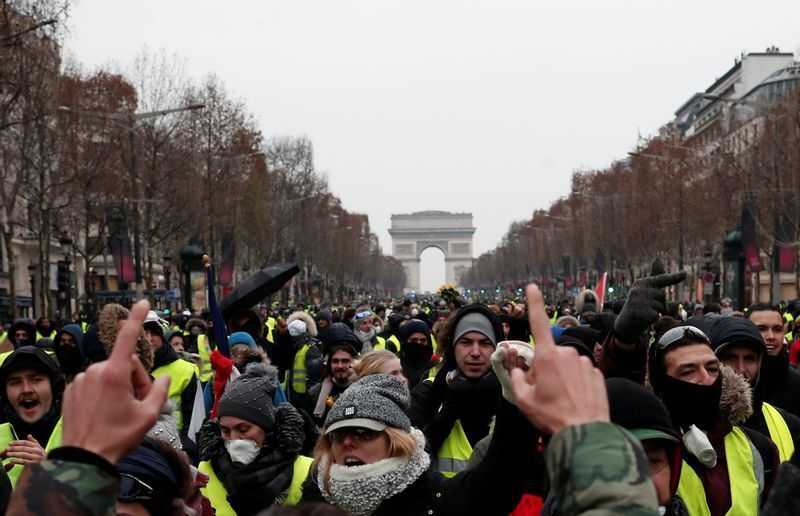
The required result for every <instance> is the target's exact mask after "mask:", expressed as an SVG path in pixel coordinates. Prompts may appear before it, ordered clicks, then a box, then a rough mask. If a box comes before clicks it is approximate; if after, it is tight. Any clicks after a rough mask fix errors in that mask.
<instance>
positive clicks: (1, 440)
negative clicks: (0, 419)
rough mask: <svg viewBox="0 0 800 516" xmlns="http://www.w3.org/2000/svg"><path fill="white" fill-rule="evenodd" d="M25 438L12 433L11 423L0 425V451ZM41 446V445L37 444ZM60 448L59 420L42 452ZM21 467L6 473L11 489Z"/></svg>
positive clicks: (6, 462)
mask: <svg viewBox="0 0 800 516" xmlns="http://www.w3.org/2000/svg"><path fill="white" fill-rule="evenodd" d="M26 437H27V436H25V435H23V436H22V437H19V436H18V435H17V433H16V431H14V427H13V426H11V423H3V424H1V425H0V450H5V449H6V448H8V443H10V442H11V441H21V440H22V439H25V438H26ZM39 444H42V443H39ZM59 446H61V419H60V418H59V420H58V422H57V423H56V426H55V427H53V431H52V432H51V433H50V439H48V440H47V443H46V445H45V446H44V451H46V452H49V451H50V450H53V449H55V448H58V447H59ZM10 463H11V460H10V459H6V460H4V461H3V464H10ZM22 468H23V466H22V465H21V464H17V465H16V466H14V467H13V468H11V470H10V471H9V472H8V478H9V480H11V487H14V486H16V485H17V479H18V478H19V476H20V474H21V473H22Z"/></svg>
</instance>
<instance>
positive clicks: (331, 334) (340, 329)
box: [322, 323, 363, 356]
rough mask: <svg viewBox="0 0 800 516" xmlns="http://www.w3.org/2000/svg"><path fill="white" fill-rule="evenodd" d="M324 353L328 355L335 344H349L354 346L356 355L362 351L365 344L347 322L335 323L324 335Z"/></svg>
mask: <svg viewBox="0 0 800 516" xmlns="http://www.w3.org/2000/svg"><path fill="white" fill-rule="evenodd" d="M322 339H323V340H322V354H323V355H325V356H327V355H328V353H330V350H331V348H332V347H333V346H335V345H347V346H350V347H351V348H353V350H354V351H355V354H354V356H355V355H357V354H359V353H361V348H362V347H363V344H361V341H360V340H358V337H356V334H355V333H353V330H352V329H351V328H350V327H349V326H348V325H346V324H345V323H333V324H331V325H330V326H328V330H327V331H326V332H325V334H324V335H323V336H322Z"/></svg>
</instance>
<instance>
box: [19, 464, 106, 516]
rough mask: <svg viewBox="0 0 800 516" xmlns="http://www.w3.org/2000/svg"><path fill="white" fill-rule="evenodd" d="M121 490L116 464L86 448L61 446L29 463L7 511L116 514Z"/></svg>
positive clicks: (22, 512)
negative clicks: (37, 460)
mask: <svg viewBox="0 0 800 516" xmlns="http://www.w3.org/2000/svg"><path fill="white" fill-rule="evenodd" d="M118 494H119V476H118V475H117V473H116V470H115V469H114V466H112V465H111V464H109V463H108V462H106V461H105V460H104V459H102V458H100V457H99V456H97V455H94V454H91V453H89V452H87V451H84V450H79V449H77V448H58V449H56V450H53V452H51V453H50V455H49V456H48V459H47V460H45V461H43V462H40V463H37V464H32V465H29V466H26V467H25V469H24V470H23V471H22V474H21V475H20V477H19V480H18V481H17V487H16V488H15V489H14V493H13V495H12V497H11V504H10V505H9V507H8V512H7V513H6V514H8V515H23V514H25V515H27V514H37V515H39V514H59V515H67V516H69V515H78V514H81V515H87V514H91V515H104V516H105V515H113V514H115V512H116V511H115V506H116V503H117V496H118Z"/></svg>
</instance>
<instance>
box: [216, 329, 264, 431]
mask: <svg viewBox="0 0 800 516" xmlns="http://www.w3.org/2000/svg"><path fill="white" fill-rule="evenodd" d="M234 335H235V334H234ZM270 367H271V366H268V365H266V364H254V365H251V366H249V367H248V368H247V369H246V370H245V372H244V374H242V375H241V376H239V377H237V378H236V379H235V380H233V381H232V382H231V383H230V385H228V386H227V387H226V388H225V393H224V394H223V395H222V398H220V400H219V406H218V408H217V416H218V417H222V416H234V417H238V418H241V419H244V420H246V421H250V422H251V423H255V424H256V425H258V426H260V427H261V428H263V429H264V430H265V431H269V430H271V429H272V428H273V427H274V426H275V409H274V408H273V406H272V394H273V393H274V392H275V388H276V385H275V383H274V382H275V380H274V378H272V377H271V376H270V374H269V368H270Z"/></svg>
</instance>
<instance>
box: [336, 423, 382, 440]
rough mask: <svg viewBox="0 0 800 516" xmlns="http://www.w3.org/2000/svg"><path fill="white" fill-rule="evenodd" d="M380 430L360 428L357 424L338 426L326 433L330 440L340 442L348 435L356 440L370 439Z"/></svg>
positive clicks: (375, 436)
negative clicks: (344, 426)
mask: <svg viewBox="0 0 800 516" xmlns="http://www.w3.org/2000/svg"><path fill="white" fill-rule="evenodd" d="M380 434H381V432H378V431H376V430H370V429H369V428H361V427H358V426H349V427H346V428H338V429H336V430H333V431H332V432H329V433H328V438H329V439H330V440H331V442H334V443H341V442H343V441H344V439H345V437H347V436H348V435H349V436H350V437H351V438H353V439H355V440H356V441H372V440H373V439H375V438H377V437H378V436H379V435H380Z"/></svg>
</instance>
